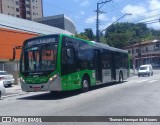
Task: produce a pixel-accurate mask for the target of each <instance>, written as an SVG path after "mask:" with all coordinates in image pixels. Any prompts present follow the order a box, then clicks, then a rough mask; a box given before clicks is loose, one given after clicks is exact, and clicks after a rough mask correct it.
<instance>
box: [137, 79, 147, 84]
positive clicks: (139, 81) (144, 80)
mask: <svg viewBox="0 0 160 125" xmlns="http://www.w3.org/2000/svg"><path fill="white" fill-rule="evenodd" d="M145 81H148V79H145V80H141V81H137V82H138V83H140V82H145Z"/></svg>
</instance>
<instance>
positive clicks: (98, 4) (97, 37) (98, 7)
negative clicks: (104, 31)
mask: <svg viewBox="0 0 160 125" xmlns="http://www.w3.org/2000/svg"><path fill="white" fill-rule="evenodd" d="M110 1H111V0H106V1H104V2H100V3H97V10H96V12H97V21H96V42H99V14H100V13H104V12H102V11H100V9H101V8H102V6H104V4H106V3H107V2H110ZM100 5H101V6H100Z"/></svg>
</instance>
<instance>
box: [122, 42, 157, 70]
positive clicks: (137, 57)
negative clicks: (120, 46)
mask: <svg viewBox="0 0 160 125" xmlns="http://www.w3.org/2000/svg"><path fill="white" fill-rule="evenodd" d="M125 50H128V52H129V54H130V55H131V60H132V62H131V66H132V65H133V66H135V68H138V67H139V66H140V65H142V64H152V66H153V67H160V40H152V41H145V42H142V43H137V44H133V45H130V46H127V47H125Z"/></svg>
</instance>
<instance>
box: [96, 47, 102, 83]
mask: <svg viewBox="0 0 160 125" xmlns="http://www.w3.org/2000/svg"><path fill="white" fill-rule="evenodd" d="M95 57H96V59H95V71H96V81H97V84H98V83H102V62H101V51H100V50H95Z"/></svg>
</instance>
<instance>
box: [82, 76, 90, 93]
mask: <svg viewBox="0 0 160 125" xmlns="http://www.w3.org/2000/svg"><path fill="white" fill-rule="evenodd" d="M88 90H89V82H88V79H87V78H86V77H84V78H83V80H82V92H87V91H88Z"/></svg>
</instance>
